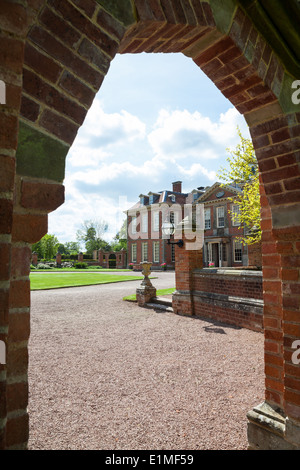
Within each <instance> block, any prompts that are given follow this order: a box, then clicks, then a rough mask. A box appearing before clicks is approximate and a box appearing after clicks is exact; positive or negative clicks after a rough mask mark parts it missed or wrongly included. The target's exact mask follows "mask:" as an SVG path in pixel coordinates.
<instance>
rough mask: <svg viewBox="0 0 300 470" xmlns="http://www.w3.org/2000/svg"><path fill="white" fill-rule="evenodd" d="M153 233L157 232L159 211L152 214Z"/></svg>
mask: <svg viewBox="0 0 300 470" xmlns="http://www.w3.org/2000/svg"><path fill="white" fill-rule="evenodd" d="M153 231H154V232H158V231H159V211H156V212H154V213H153Z"/></svg>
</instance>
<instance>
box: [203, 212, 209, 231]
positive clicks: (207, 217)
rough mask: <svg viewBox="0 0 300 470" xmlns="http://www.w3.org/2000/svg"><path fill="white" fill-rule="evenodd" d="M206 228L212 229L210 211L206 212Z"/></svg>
mask: <svg viewBox="0 0 300 470" xmlns="http://www.w3.org/2000/svg"><path fill="white" fill-rule="evenodd" d="M204 219H205V228H206V229H210V209H205V211H204Z"/></svg>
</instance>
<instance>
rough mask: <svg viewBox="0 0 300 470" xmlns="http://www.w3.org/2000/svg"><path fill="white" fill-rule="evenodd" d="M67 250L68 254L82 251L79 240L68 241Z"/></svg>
mask: <svg viewBox="0 0 300 470" xmlns="http://www.w3.org/2000/svg"><path fill="white" fill-rule="evenodd" d="M65 250H66V253H68V254H70V255H71V254H76V253H79V251H80V244H79V243H78V242H66V243H65Z"/></svg>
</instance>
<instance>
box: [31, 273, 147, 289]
mask: <svg viewBox="0 0 300 470" xmlns="http://www.w3.org/2000/svg"><path fill="white" fill-rule="evenodd" d="M142 279H143V276H126V275H119V276H118V275H117V274H113V275H110V274H102V273H97V272H86V271H85V272H84V271H83V272H82V271H80V272H73V273H70V274H68V273H66V272H65V273H57V272H55V273H53V274H52V273H49V272H33V273H31V274H30V287H31V290H41V289H57V288H60V287H76V286H89V285H94V284H109V283H111V282H124V281H136V280H142Z"/></svg>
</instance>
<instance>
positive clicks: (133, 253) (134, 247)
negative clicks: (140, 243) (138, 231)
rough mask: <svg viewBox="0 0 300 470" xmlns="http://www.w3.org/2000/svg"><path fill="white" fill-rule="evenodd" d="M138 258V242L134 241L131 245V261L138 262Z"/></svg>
mask: <svg viewBox="0 0 300 470" xmlns="http://www.w3.org/2000/svg"><path fill="white" fill-rule="evenodd" d="M136 260H137V244H136V243H132V245H131V262H132V263H136Z"/></svg>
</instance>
